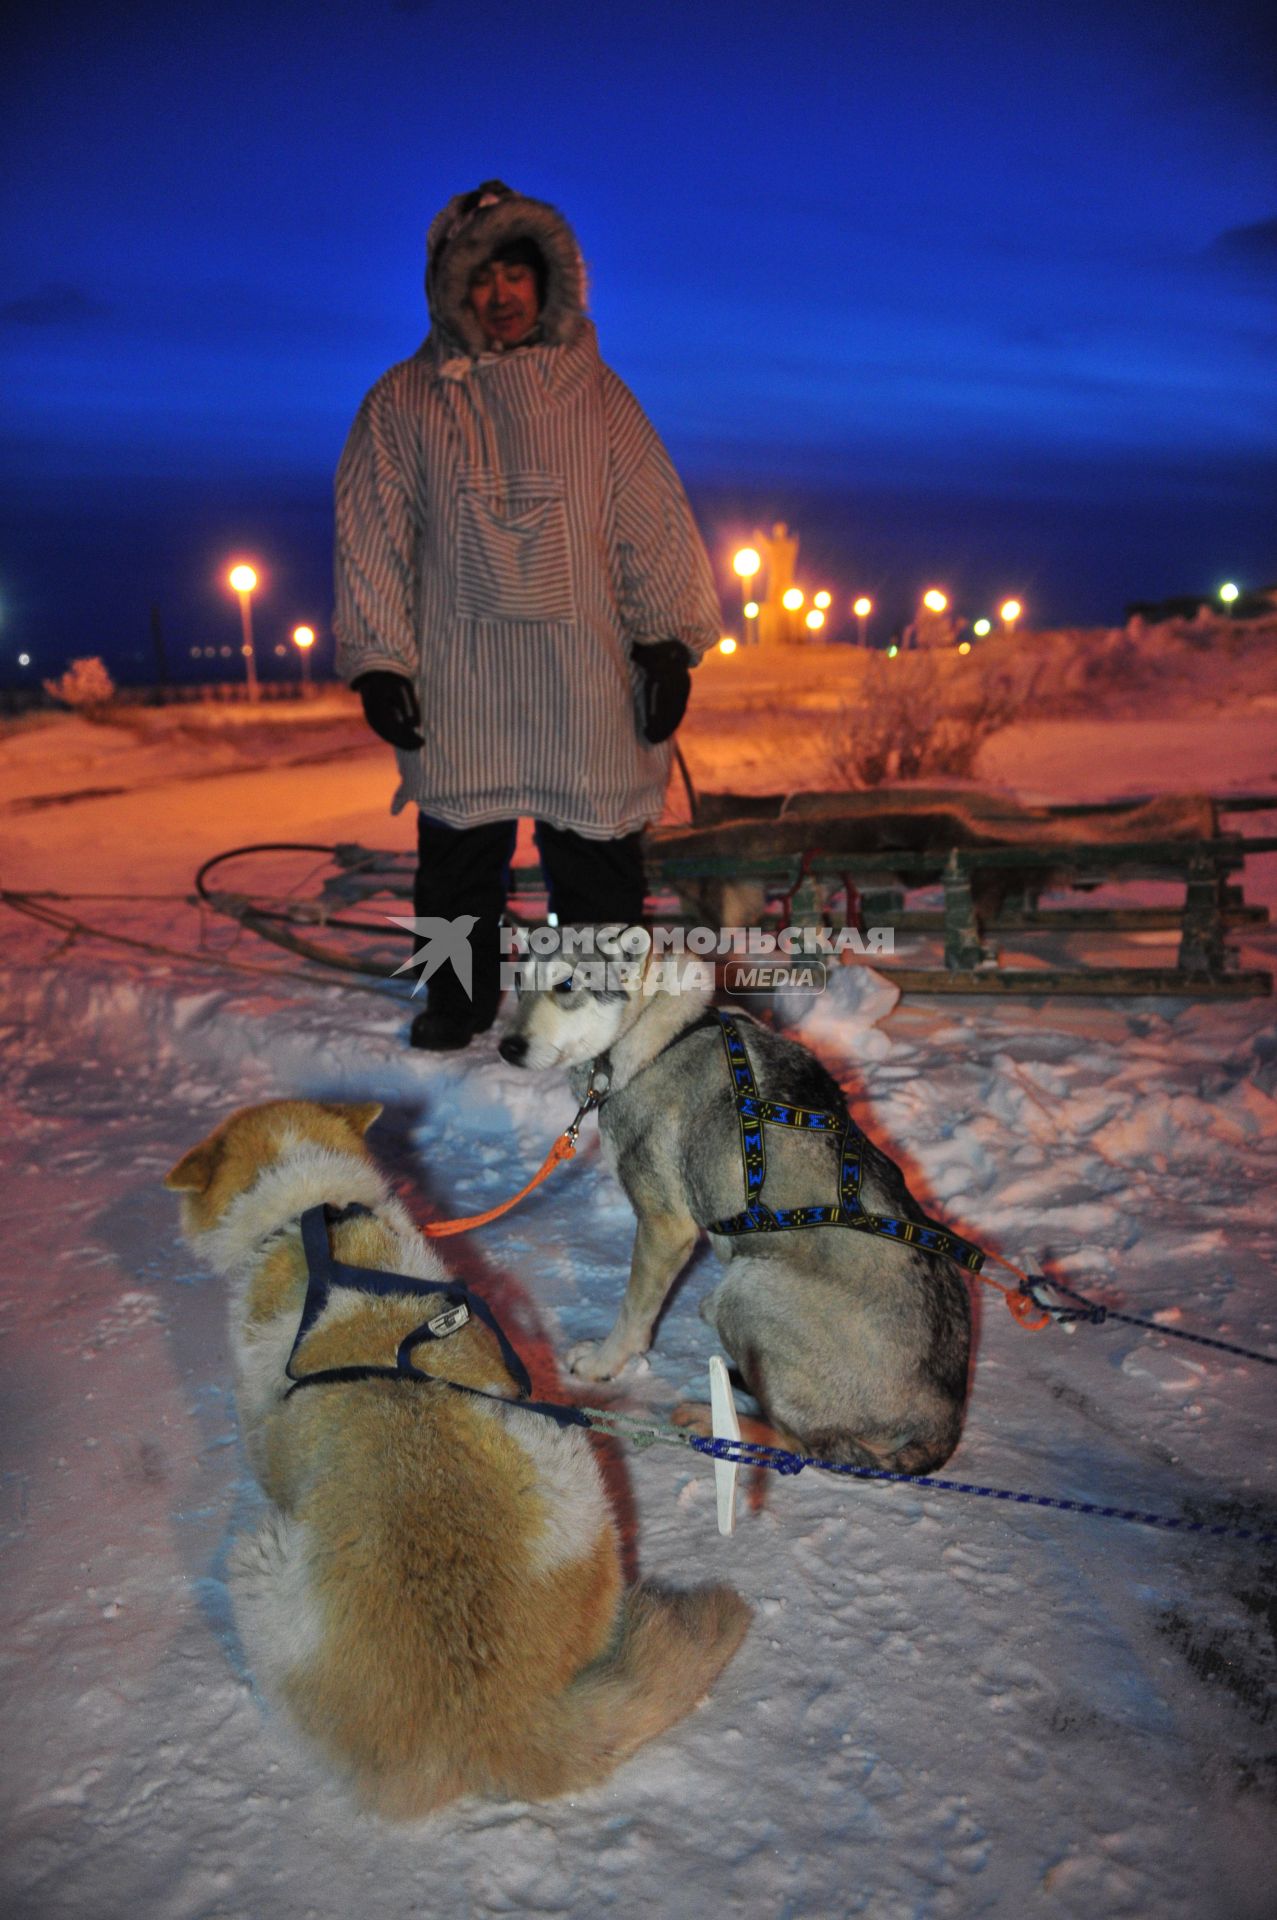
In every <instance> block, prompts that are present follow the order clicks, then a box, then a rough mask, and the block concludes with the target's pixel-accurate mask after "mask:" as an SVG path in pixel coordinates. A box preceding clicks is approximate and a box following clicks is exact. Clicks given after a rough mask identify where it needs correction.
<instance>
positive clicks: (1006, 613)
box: [998, 600, 1024, 633]
mask: <svg viewBox="0 0 1277 1920" xmlns="http://www.w3.org/2000/svg"><path fill="white" fill-rule="evenodd" d="M1023 612H1024V608H1023V607H1022V606H1021V605H1020V602H1019V601H1018V600H1004V601H1003V602H1002V605H1001V606H1000V607H999V608H998V618H999V620H1001V622H1002V624H1003V626H1004V627H1005V628H1006V630H1007V632H1008V633H1014V632H1015V623H1016V621H1017V620H1018V619H1019V618H1020V615H1021V614H1022V613H1023Z"/></svg>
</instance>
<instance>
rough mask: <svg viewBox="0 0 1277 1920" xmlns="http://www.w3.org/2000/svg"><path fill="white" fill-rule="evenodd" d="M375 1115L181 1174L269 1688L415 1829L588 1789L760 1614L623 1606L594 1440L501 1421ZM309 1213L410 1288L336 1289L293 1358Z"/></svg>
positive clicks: (286, 1114) (253, 1631)
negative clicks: (387, 1157)
mask: <svg viewBox="0 0 1277 1920" xmlns="http://www.w3.org/2000/svg"><path fill="white" fill-rule="evenodd" d="M380 1111H381V1109H380V1108H379V1107H378V1106H375V1105H363V1106H320V1105H316V1104H314V1103H312V1102H309V1101H275V1102H272V1103H270V1104H269V1105H266V1106H261V1107H254V1108H249V1109H247V1110H245V1111H244V1112H241V1113H237V1114H235V1115H233V1116H232V1117H231V1119H229V1120H228V1121H226V1123H225V1124H224V1125H223V1126H221V1127H219V1128H218V1129H217V1131H216V1132H215V1133H213V1134H212V1135H210V1137H209V1138H208V1139H207V1140H205V1141H204V1142H203V1143H202V1144H201V1145H200V1146H198V1147H195V1148H193V1149H192V1151H191V1152H190V1153H188V1154H187V1155H186V1156H185V1158H184V1159H182V1160H180V1161H179V1162H178V1164H177V1165H176V1166H175V1167H174V1168H173V1170H172V1172H171V1173H170V1174H169V1175H168V1177H167V1179H166V1181H165V1185H166V1186H168V1187H172V1188H176V1189H177V1190H178V1191H179V1192H180V1193H181V1194H182V1197H183V1208H182V1211H183V1226H184V1229H185V1231H186V1234H187V1237H188V1238H189V1240H190V1241H191V1243H192V1245H194V1246H195V1247H197V1248H198V1249H199V1251H200V1253H201V1254H202V1255H203V1257H204V1258H205V1259H206V1260H207V1261H208V1263H209V1265H211V1266H212V1267H213V1269H214V1270H215V1271H216V1272H218V1273H220V1274H223V1275H225V1276H226V1278H228V1279H229V1280H230V1282H231V1289H232V1291H231V1329H232V1340H233V1344H234V1352H235V1361H236V1367H237V1372H238V1376H239V1378H238V1403H239V1412H240V1419H241V1422H242V1426H243V1431H244V1437H245V1441H246V1444H247V1447H248V1454H249V1458H250V1460H251V1462H252V1465H253V1469H254V1471H255V1472H256V1474H257V1477H258V1479H259V1481H260V1482H261V1485H262V1488H263V1490H264V1492H265V1494H266V1496H267V1498H268V1500H269V1501H270V1502H271V1509H272V1510H271V1512H270V1514H269V1517H268V1518H267V1520H266V1522H265V1524H264V1525H263V1526H262V1528H261V1531H260V1532H259V1533H258V1534H257V1536H256V1538H255V1539H248V1538H245V1539H243V1540H241V1541H240V1542H238V1543H237V1547H236V1550H235V1556H234V1563H233V1571H232V1595H233V1599H234V1603H235V1611H236V1619H237V1622H238V1625H239V1627H240V1631H241V1634H242V1637H243V1640H244V1643H245V1647H246V1650H247V1651H248V1653H249V1656H250V1658H251V1659H252V1661H253V1662H254V1665H255V1668H256V1671H257V1673H258V1675H259V1677H260V1678H261V1680H262V1682H263V1684H264V1686H265V1688H266V1690H267V1691H268V1692H269V1693H270V1694H271V1695H272V1696H273V1697H274V1698H275V1699H277V1700H278V1701H279V1702H280V1703H281V1704H282V1705H283V1706H284V1707H285V1708H286V1709H287V1711H288V1712H289V1713H290V1715H291V1716H292V1718H293V1720H294V1721H295V1722H296V1724H297V1725H298V1726H299V1727H300V1728H301V1730H302V1731H303V1733H305V1734H306V1735H307V1736H308V1737H309V1738H310V1740H311V1741H313V1742H314V1743H315V1744H316V1746H317V1747H318V1748H319V1749H320V1751H321V1753H322V1754H323V1756H324V1757H325V1758H326V1760H327V1761H328V1762H329V1764H330V1765H331V1766H332V1767H334V1768H335V1769H336V1770H337V1772H338V1773H339V1774H340V1775H341V1776H343V1777H344V1778H345V1779H346V1780H347V1781H348V1782H349V1783H350V1785H351V1786H352V1787H353V1789H354V1791H355V1793H356V1795H357V1797H358V1799H359V1800H360V1801H361V1802H362V1804H363V1805H365V1806H367V1807H369V1808H372V1809H374V1810H375V1811H377V1812H379V1813H382V1814H385V1815H388V1816H390V1817H398V1818H412V1817H414V1816H417V1815H421V1814H425V1813H428V1812H430V1811H431V1810H432V1809H433V1808H435V1807H439V1806H442V1805H443V1804H444V1803H445V1802H446V1801H449V1800H452V1799H454V1798H455V1797H456V1796H457V1795H459V1794H465V1793H487V1794H496V1795H505V1796H509V1797H514V1798H519V1799H530V1800H532V1799H541V1798H545V1797H548V1796H550V1795H553V1794H559V1793H566V1792H571V1791H579V1790H581V1789H583V1788H586V1787H591V1786H595V1785H597V1784H598V1783H599V1782H600V1781H602V1780H605V1779H606V1778H607V1776H608V1775H609V1774H610V1773H611V1772H612V1770H613V1768H614V1767H615V1766H616V1765H617V1764H618V1763H619V1762H620V1761H622V1760H624V1759H625V1758H627V1756H629V1755H630V1754H632V1753H634V1752H635V1751H636V1749H637V1748H639V1747H641V1746H642V1745H643V1744H644V1743H645V1742H646V1741H648V1740H651V1739H653V1738H654V1737H655V1736H656V1735H657V1734H659V1733H662V1732H663V1731H664V1730H665V1729H666V1728H667V1727H670V1726H672V1725H673V1724H674V1723H675V1722H676V1721H677V1720H679V1719H681V1718H682V1717H683V1715H684V1714H686V1713H688V1712H689V1711H690V1710H691V1708H692V1707H693V1706H695V1704H696V1703H697V1701H698V1700H699V1699H700V1698H701V1696H702V1695H703V1694H704V1693H705V1692H706V1690H707V1688H708V1687H709V1686H710V1684H711V1683H712V1681H713V1680H714V1678H715V1677H716V1675H717V1674H718V1673H719V1672H720V1671H721V1669H722V1668H723V1667H724V1666H725V1665H726V1664H727V1662H728V1660H730V1658H731V1656H732V1654H733V1653H734V1652H735V1650H736V1648H737V1646H738V1645H739V1644H740V1641H741V1638H742V1637H743V1635H744V1633H745V1629H746V1626H747V1624H748V1620H749V1610H748V1608H747V1607H746V1606H745V1604H744V1602H743V1601H742V1600H741V1599H740V1598H739V1597H738V1596H737V1595H736V1594H735V1593H733V1592H731V1591H730V1589H727V1588H723V1587H718V1588H701V1589H698V1590H696V1591H693V1592H688V1593H682V1594H661V1593H658V1592H655V1591H653V1590H651V1589H649V1588H643V1587H637V1588H632V1589H630V1590H629V1591H628V1592H623V1591H622V1586H621V1573H620V1566H619V1560H618V1550H617V1538H616V1530H615V1526H614V1523H613V1520H612V1517H611V1513H610V1509H609V1507H608V1503H607V1500H606V1498H605V1495H604V1492H603V1487H602V1484H601V1481H600V1478H599V1473H598V1468H597V1466H596V1463H595V1460H594V1456H593V1453H592V1451H591V1448H590V1444H589V1442H588V1441H587V1440H586V1438H585V1437H584V1435H583V1433H582V1432H581V1431H580V1429H579V1428H572V1427H568V1428H564V1427H561V1426H558V1425H556V1424H555V1423H554V1422H553V1421H552V1420H551V1419H549V1418H547V1417H545V1416H543V1415H538V1414H535V1413H532V1412H529V1411H525V1410H521V1409H520V1408H519V1407H518V1406H517V1405H507V1404H505V1398H504V1397H505V1396H510V1397H511V1398H512V1397H513V1395H514V1393H515V1391H516V1386H515V1382H514V1380H513V1378H512V1376H511V1373H510V1371H509V1369H508V1367H507V1365H506V1362H505V1360H504V1359H503V1352H502V1348H501V1346H500V1345H499V1342H498V1338H497V1337H495V1336H494V1334H493V1333H492V1332H491V1331H489V1329H488V1328H487V1327H486V1326H484V1325H483V1323H482V1322H481V1320H480V1319H479V1318H477V1317H476V1316H475V1315H471V1317H470V1318H469V1319H468V1321H465V1323H464V1324H462V1325H461V1326H460V1328H459V1330H457V1331H448V1328H449V1326H450V1324H451V1323H452V1322H453V1321H455V1320H457V1319H459V1318H464V1316H463V1315H462V1314H461V1313H460V1312H459V1311H457V1310H456V1308H455V1303H456V1300H457V1297H458V1294H459V1292H462V1291H464V1290H459V1289H457V1288H456V1287H455V1285H454V1284H453V1283H450V1282H449V1281H448V1279H447V1276H446V1274H445V1272H444V1269H443V1267H442V1265H441V1263H440V1262H439V1260H438V1258H437V1256H436V1255H435V1253H434V1251H433V1249H431V1248H429V1247H428V1246H427V1245H426V1243H425V1242H424V1241H423V1239H422V1237H421V1234H420V1233H419V1232H418V1231H417V1230H416V1228H415V1227H414V1226H413V1224H412V1221H411V1220H410V1219H409V1217H408V1215H407V1214H406V1212H405V1211H404V1209H403V1208H402V1207H401V1206H400V1205H399V1203H398V1202H397V1201H396V1200H395V1199H393V1197H392V1196H391V1195H390V1193H389V1192H388V1189H387V1186H386V1182H385V1180H384V1179H383V1177H382V1175H381V1174H380V1173H379V1172H378V1170H377V1168H376V1166H375V1165H374V1163H373V1161H372V1159H371V1157H370V1156H369V1154H368V1151H367V1149H366V1147H365V1146H364V1142H363V1137H362V1136H363V1134H364V1133H365V1132H366V1130H367V1129H368V1127H370V1126H371V1124H372V1122H373V1121H374V1120H375V1119H376V1117H377V1115H378V1113H379V1112H380ZM324 1205H327V1206H328V1207H329V1208H330V1209H334V1210H341V1211H343V1212H345V1213H346V1214H347V1215H348V1216H349V1217H346V1218H343V1219H340V1220H338V1221H335V1222H334V1221H332V1220H331V1217H326V1216H325V1215H324V1214H323V1213H319V1214H317V1215H316V1214H314V1213H312V1212H311V1210H313V1209H316V1208H319V1207H321V1206H324ZM304 1215H306V1216H308V1226H307V1233H308V1235H309V1236H310V1246H311V1248H312V1252H313V1250H314V1247H315V1245H316V1242H315V1240H314V1235H315V1233H316V1232H317V1231H318V1232H319V1233H321V1234H322V1236H323V1238H324V1239H325V1240H326V1241H327V1243H328V1244H329V1245H330V1247H331V1253H332V1256H333V1257H334V1258H335V1259H336V1260H337V1261H339V1262H341V1263H343V1265H344V1266H346V1267H359V1268H362V1269H375V1270H377V1271H378V1273H379V1274H381V1275H382V1276H384V1275H386V1274H387V1273H389V1274H390V1275H392V1276H399V1277H403V1276H407V1277H405V1278H404V1279H403V1290H402V1291H398V1290H396V1289H395V1288H394V1287H393V1286H392V1287H391V1288H390V1289H389V1290H386V1291H383V1292H381V1293H373V1292H368V1291H364V1290H361V1289H359V1288H357V1287H353V1286H343V1287H342V1289H341V1290H340V1291H336V1290H335V1291H333V1293H332V1294H331V1295H330V1296H329V1297H328V1299H327V1301H326V1303H325V1304H324V1305H323V1308H322V1311H321V1312H319V1313H317V1315H316V1317H315V1318H314V1320H313V1322H312V1323H311V1324H310V1325H309V1327H308V1329H307V1331H306V1332H305V1334H304V1336H303V1337H302V1338H301V1339H300V1340H297V1346H296V1352H294V1342H295V1340H296V1339H297V1334H298V1329H299V1325H300V1324H301V1320H302V1313H303V1305H304V1304H306V1305H307V1307H308V1310H309V1307H310V1305H311V1304H313V1302H314V1299H315V1295H314V1289H313V1287H312V1289H311V1292H310V1294H309V1295H308V1279H307V1257H308V1256H307V1253H306V1251H305V1250H304V1248H303V1245H302V1230H301V1225H300V1223H301V1220H302V1217H303V1216H304ZM317 1222H318V1226H317V1225H316V1223H317ZM315 1264H316V1263H315V1261H314V1260H313V1259H312V1261H311V1265H312V1268H313V1267H314V1265H315ZM413 1279H415V1280H416V1282H417V1285H416V1288H415V1290H413V1284H412V1283H413ZM435 1280H437V1281H438V1282H439V1283H440V1286H441V1287H445V1288H448V1287H451V1290H452V1305H453V1308H454V1310H453V1311H452V1312H451V1313H450V1312H449V1307H450V1300H449V1297H448V1295H447V1294H445V1293H432V1292H431V1291H430V1287H429V1283H430V1282H431V1281H435ZM423 1282H425V1283H427V1284H425V1285H424V1286H423V1285H422V1284H421V1283H423ZM428 1321H434V1322H435V1324H436V1327H438V1328H441V1329H442V1330H443V1331H442V1333H441V1335H440V1336H439V1337H430V1338H426V1339H425V1344H423V1345H415V1346H413V1347H412V1348H411V1358H412V1361H413V1362H414V1363H415V1364H416V1366H417V1367H418V1368H419V1369H420V1370H422V1371H423V1372H426V1373H428V1374H429V1375H430V1376H432V1378H431V1379H429V1380H426V1381H423V1380H419V1379H414V1378H412V1377H408V1378H404V1377H396V1378H386V1377H382V1375H383V1374H384V1373H388V1372H393V1370H394V1368H395V1366H396V1364H397V1356H398V1355H399V1354H400V1349H401V1343H405V1342H407V1341H408V1338H409V1336H411V1335H414V1333H420V1331H421V1329H422V1328H423V1326H424V1324H425V1323H426V1322H428ZM423 1338H424V1336H423ZM518 1364H519V1363H518V1361H517V1358H514V1365H515V1366H516V1367H517V1366H518ZM286 1368H289V1369H291V1374H290V1373H289V1372H286ZM347 1369H353V1370H354V1371H355V1372H356V1373H357V1374H358V1375H359V1377H356V1378H353V1379H352V1378H349V1377H347V1375H346V1374H345V1373H344V1372H343V1370H347ZM361 1369H364V1370H367V1369H371V1370H372V1371H371V1373H368V1372H363V1373H361V1372H360V1370H361ZM334 1370H336V1371H337V1372H338V1374H339V1377H338V1378H337V1379H331V1378H326V1379H324V1380H322V1381H318V1382H316V1381H311V1382H310V1383H309V1384H307V1385H306V1386H305V1389H304V1390H301V1389H300V1388H298V1387H296V1386H294V1385H292V1384H291V1381H292V1378H295V1377H296V1376H299V1375H310V1374H313V1373H316V1372H322V1373H325V1374H328V1373H330V1372H332V1371H334ZM444 1380H451V1381H455V1382H458V1383H462V1384H463V1385H465V1386H468V1387H471V1388H478V1389H481V1390H483V1392H485V1393H491V1394H497V1395H500V1396H503V1398H502V1400H501V1402H500V1403H499V1402H498V1401H497V1400H494V1399H486V1398H483V1397H480V1395H478V1394H474V1393H471V1392H465V1391H457V1390H456V1389H455V1388H450V1387H449V1386H447V1385H445V1384H442V1382H443V1381H444Z"/></svg>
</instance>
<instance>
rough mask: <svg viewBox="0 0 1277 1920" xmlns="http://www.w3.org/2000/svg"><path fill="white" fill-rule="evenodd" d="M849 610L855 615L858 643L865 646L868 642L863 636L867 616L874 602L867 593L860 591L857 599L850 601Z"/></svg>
mask: <svg viewBox="0 0 1277 1920" xmlns="http://www.w3.org/2000/svg"><path fill="white" fill-rule="evenodd" d="M851 610H852V612H853V613H854V614H855V616H856V627H857V630H858V633H859V637H860V645H861V646H862V647H863V646H866V645H867V644H868V642H867V640H866V638H865V634H866V628H867V625H868V621H869V616H870V614H871V613H872V612H873V610H874V603H873V601H872V600H871V599H870V598H869V595H868V594H867V593H862V594H861V596H860V598H859V599H858V600H853V601H852V603H851Z"/></svg>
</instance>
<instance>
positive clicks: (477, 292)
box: [469, 260, 537, 347]
mask: <svg viewBox="0 0 1277 1920" xmlns="http://www.w3.org/2000/svg"><path fill="white" fill-rule="evenodd" d="M469 300H470V305H471V306H472V307H473V309H474V313H475V317H476V319H477V320H478V322H479V325H480V326H481V327H482V328H483V331H484V333H485V334H486V335H487V337H488V342H489V344H490V345H491V346H494V347H495V346H502V347H517V346H518V344H519V342H520V340H522V339H524V338H525V337H526V335H528V334H529V333H531V331H532V329H533V327H534V326H535V325H536V323H537V279H536V275H535V273H533V271H532V269H531V267H525V266H523V265H520V264H516V263H515V262H513V261H506V260H489V262H488V264H487V266H486V267H480V268H479V271H478V272H477V273H476V274H475V276H474V278H473V279H472V280H471V282H470V293H469Z"/></svg>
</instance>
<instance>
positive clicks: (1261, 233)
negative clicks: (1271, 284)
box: [1206, 216, 1277, 274]
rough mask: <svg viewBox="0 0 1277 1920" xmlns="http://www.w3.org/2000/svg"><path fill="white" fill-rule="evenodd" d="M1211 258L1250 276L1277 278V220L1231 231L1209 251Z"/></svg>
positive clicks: (1232, 228)
mask: <svg viewBox="0 0 1277 1920" xmlns="http://www.w3.org/2000/svg"><path fill="white" fill-rule="evenodd" d="M1206 253H1207V258H1208V259H1210V260H1214V261H1218V262H1219V263H1220V264H1221V265H1223V266H1226V267H1241V268H1242V269H1244V271H1246V272H1247V273H1262V274H1277V216H1275V217H1274V218H1273V219H1271V220H1256V221H1255V222H1254V223H1253V224H1252V225H1251V226H1248V227H1229V228H1228V229H1227V231H1226V232H1224V233H1221V234H1219V235H1217V237H1216V238H1215V239H1214V240H1212V241H1211V243H1210V246H1209V247H1208V248H1207V250H1206Z"/></svg>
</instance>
